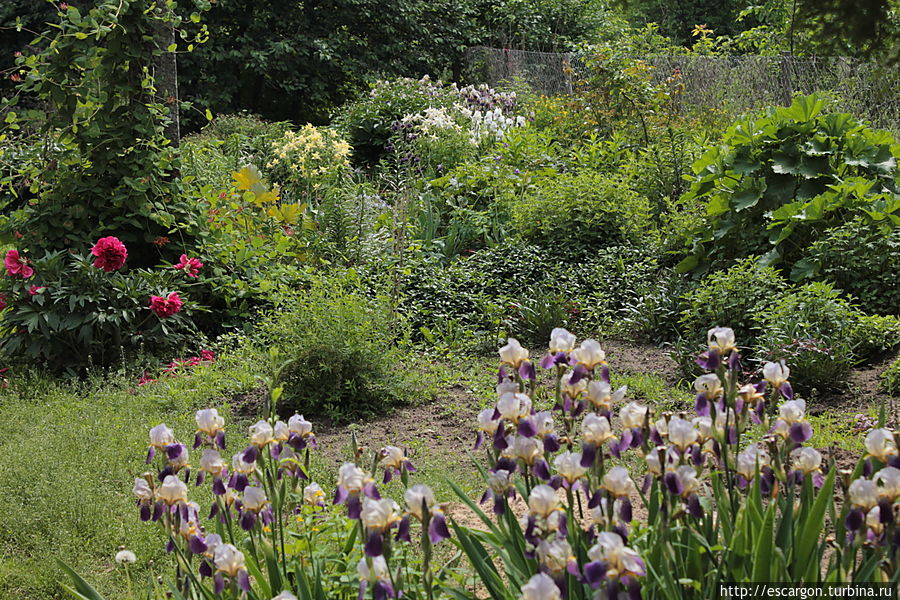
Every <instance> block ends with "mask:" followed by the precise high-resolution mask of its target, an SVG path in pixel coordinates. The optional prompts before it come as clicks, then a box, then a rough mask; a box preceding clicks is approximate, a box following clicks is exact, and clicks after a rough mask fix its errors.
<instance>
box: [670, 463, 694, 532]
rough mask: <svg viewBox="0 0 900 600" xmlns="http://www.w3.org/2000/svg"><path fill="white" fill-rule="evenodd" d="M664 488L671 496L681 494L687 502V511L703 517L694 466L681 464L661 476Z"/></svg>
mask: <svg viewBox="0 0 900 600" xmlns="http://www.w3.org/2000/svg"><path fill="white" fill-rule="evenodd" d="M663 482H665V484H666V489H668V490H669V493H670V494H672V495H673V496H681V498H682V499H684V500H685V502H686V503H687V509H688V512H690V513H691V515H692V516H693V517H695V518H698V519H699V518H701V517H703V507H702V506H701V505H700V497H699V495H698V494H699V492H700V489H701V487H702V486H701V484H700V480H699V479H697V471H696V470H695V469H694V467H691V466H687V465H682V466H680V467H677V468H675V469H673V470H671V471H667V472H666V474H665V475H664V476H663Z"/></svg>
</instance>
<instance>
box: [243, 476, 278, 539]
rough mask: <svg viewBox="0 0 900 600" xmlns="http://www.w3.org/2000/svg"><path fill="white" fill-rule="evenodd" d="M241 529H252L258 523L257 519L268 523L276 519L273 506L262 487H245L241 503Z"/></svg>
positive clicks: (265, 523) (264, 523)
mask: <svg viewBox="0 0 900 600" xmlns="http://www.w3.org/2000/svg"><path fill="white" fill-rule="evenodd" d="M239 519H240V524H241V529H243V530H244V531H250V530H251V529H253V527H254V526H255V525H256V521H257V519H259V520H261V521H262V522H263V525H268V524H269V523H271V522H272V519H274V515H273V514H272V507H271V503H270V502H269V499H268V498H267V497H266V492H265V491H264V490H263V489H262V488H258V487H248V488H245V489H244V498H243V500H242V502H241V505H240V517H239Z"/></svg>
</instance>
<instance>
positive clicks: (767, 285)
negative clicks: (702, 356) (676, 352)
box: [679, 257, 789, 346]
mask: <svg viewBox="0 0 900 600" xmlns="http://www.w3.org/2000/svg"><path fill="white" fill-rule="evenodd" d="M788 287H789V284H788V282H787V281H785V280H784V278H783V277H782V276H781V275H780V274H779V273H778V272H777V271H776V270H775V269H773V268H772V267H764V266H762V265H761V264H760V263H759V260H758V259H756V258H752V257H751V258H746V259H744V260H741V261H738V262H737V263H736V264H735V265H734V266H733V267H731V268H730V269H728V270H726V271H718V272H715V273H712V274H710V275H708V276H707V277H705V278H704V279H703V280H702V281H701V282H700V284H699V285H698V286H697V288H696V289H695V290H693V291H692V292H690V293H688V294H687V296H685V299H684V303H685V308H684V309H683V310H682V312H681V317H680V319H679V330H680V333H681V335H682V337H684V338H685V339H686V341H687V342H688V343H689V344H690V345H692V346H693V345H696V344H700V343H702V342H703V341H704V340H705V339H706V331H707V329H708V324H709V323H716V324H723V325H724V324H727V325H728V326H729V327H731V328H732V329H733V330H734V332H735V336H736V337H737V338H738V339H740V340H744V341H745V342H746V343H748V344H751V343H752V342H753V340H755V339H756V334H757V333H758V331H759V327H760V319H761V318H762V316H763V314H764V313H765V312H766V310H767V307H768V305H769V304H771V303H772V302H774V301H775V300H776V299H777V298H779V297H780V296H781V295H782V294H784V292H785V290H786V289H787V288H788Z"/></svg>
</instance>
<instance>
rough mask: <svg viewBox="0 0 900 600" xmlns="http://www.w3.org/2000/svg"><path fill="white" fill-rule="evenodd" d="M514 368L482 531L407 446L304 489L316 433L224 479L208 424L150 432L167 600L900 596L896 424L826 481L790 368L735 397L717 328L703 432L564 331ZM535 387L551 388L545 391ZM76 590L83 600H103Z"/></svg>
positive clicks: (289, 435)
mask: <svg viewBox="0 0 900 600" xmlns="http://www.w3.org/2000/svg"><path fill="white" fill-rule="evenodd" d="M500 361H501V366H500V370H499V373H498V383H497V387H496V392H497V399H496V402H495V403H494V405H493V406H491V407H490V408H487V409H485V410H484V411H482V412H481V413H480V414H479V415H478V418H477V434H476V441H475V449H476V450H478V451H479V453H480V454H482V455H483V462H481V461H480V460H479V461H477V467H478V470H479V472H480V473H481V474H482V476H483V477H484V481H485V488H486V489H485V492H484V495H483V496H482V497H481V499H480V501H476V500H473V499H471V498H469V497H468V496H467V495H466V494H465V493H464V492H463V491H462V490H461V489H460V488H459V487H458V486H456V485H455V484H452V483H451V487H453V489H454V491H455V492H456V493H457V495H458V496H459V499H460V501H461V502H462V504H463V505H464V506H465V507H467V508H468V509H469V510H471V511H472V512H474V514H475V515H477V517H478V518H479V519H480V521H481V524H482V525H481V526H480V527H475V528H469V527H464V526H462V525H460V524H459V523H457V522H456V521H455V520H454V519H453V518H452V517H448V516H447V506H446V504H441V503H439V502H438V500H437V499H436V498H435V495H434V493H433V492H432V490H431V489H430V488H428V487H427V486H424V485H421V484H414V483H413V481H414V478H415V467H414V466H413V464H412V463H411V462H410V460H409V459H408V458H407V455H406V453H405V452H404V450H402V449H401V448H398V447H394V446H387V447H385V448H382V449H381V450H380V451H379V452H378V453H376V455H375V456H372V457H367V456H365V455H364V454H365V453H364V452H363V451H362V450H361V449H359V448H358V446H357V444H356V440H355V438H354V440H353V442H354V444H353V447H354V448H356V449H357V450H356V452H355V459H354V461H352V462H346V463H344V464H343V465H342V466H341V467H340V469H339V472H338V475H337V480H336V483H335V485H334V486H329V487H330V488H331V489H329V490H327V491H326V489H323V488H322V487H321V486H320V485H319V484H316V483H313V482H311V481H310V480H309V476H310V455H311V452H313V451H315V449H316V442H315V435H314V433H313V425H312V423H310V422H309V421H307V420H306V419H304V418H303V417H302V416H301V415H295V416H293V417H291V418H290V419H289V420H288V421H287V422H283V421H280V420H277V419H276V418H275V417H274V415H272V416H270V417H269V418H268V419H264V420H260V421H259V422H257V423H256V424H254V425H253V426H252V427H250V431H249V445H247V447H245V448H244V449H242V450H239V451H238V452H237V453H236V454H234V455H233V456H232V458H231V459H230V460H228V461H226V460H225V459H224V458H223V456H222V454H221V452H222V451H223V450H224V448H225V433H224V421H223V419H222V418H221V417H220V416H219V415H218V413H217V412H216V411H215V410H211V409H210V410H203V411H200V412H198V413H197V416H196V421H197V429H196V432H195V434H194V439H193V444H192V446H193V451H189V450H188V448H187V446H186V445H185V444H184V443H183V442H181V441H179V440H178V439H177V438H176V436H175V433H174V432H173V431H171V430H170V429H169V428H168V427H166V426H165V425H159V426H157V427H154V428H153V429H152V430H151V431H150V440H149V451H148V455H147V464H148V465H153V468H152V469H151V470H150V471H148V472H147V473H145V474H144V475H143V476H141V477H138V478H136V479H135V483H134V494H135V496H136V499H137V506H138V511H137V512H138V514H139V516H140V518H141V519H143V520H145V521H147V522H148V523H155V524H156V526H157V527H159V528H160V530H161V533H162V535H161V537H160V543H166V544H167V550H168V551H169V553H170V555H171V557H172V567H171V569H170V571H169V573H168V577H169V581H170V584H171V587H170V588H169V593H172V594H173V595H174V594H175V593H176V592H177V594H178V595H177V597H179V598H185V599H187V598H194V599H199V598H204V599H216V598H231V599H234V598H250V599H265V600H269V599H272V600H288V599H291V598H303V599H313V598H315V599H317V600H318V599H321V598H348V599H349V598H353V597H357V598H372V599H373V600H383V599H386V598H400V597H403V598H420V599H422V598H427V599H429V600H431V599H433V598H454V599H461V598H481V597H485V596H484V594H487V596H488V597H490V598H492V599H495V600H516V599H522V600H562V599H563V598H566V599H581V600H583V599H588V598H601V597H602V598H619V597H628V598H640V597H648V598H671V599H673V600H674V599H677V598H713V597H718V595H719V584H720V583H724V582H771V581H784V582H807V583H813V582H831V583H840V582H873V581H874V582H882V583H889V582H894V583H896V581H897V578H898V566H900V556H898V545H900V527H898V515H900V455H898V449H897V441H898V440H897V435H896V434H895V433H894V432H892V431H891V430H889V429H887V428H886V427H884V422H883V417H882V422H881V423H880V424H879V426H878V427H875V428H873V429H871V430H870V431H869V432H868V433H867V434H866V436H865V440H864V444H863V445H864V449H865V453H864V454H863V455H862V456H861V457H860V458H859V460H858V461H857V462H856V464H855V466H854V467H853V468H851V469H839V468H838V467H837V466H836V465H835V464H833V462H831V463H826V461H825V460H824V459H823V457H822V455H821V454H820V453H819V452H818V451H817V450H816V449H815V448H813V447H811V446H810V445H809V441H810V439H811V437H812V434H813V431H812V427H811V425H810V423H809V421H808V420H807V418H806V403H805V402H804V400H803V399H801V398H799V397H798V396H797V395H795V393H794V390H793V387H792V385H791V382H790V375H791V371H790V368H789V367H788V366H787V365H786V364H785V363H784V362H779V363H767V364H766V365H765V366H764V367H763V369H762V379H761V380H760V381H757V382H745V381H742V380H741V373H742V371H741V356H740V353H739V352H738V349H737V344H736V340H735V336H734V332H733V331H732V330H731V329H728V328H724V327H715V328H713V329H711V330H709V333H708V350H707V351H706V352H704V353H703V354H702V355H701V356H700V357H699V358H698V364H700V366H702V367H703V369H704V370H705V371H706V372H705V374H703V375H701V376H700V377H698V378H697V380H696V381H695V383H694V388H695V390H696V392H697V395H696V403H695V407H694V412H693V413H691V414H688V413H687V412H681V413H671V412H662V413H660V412H658V411H655V410H654V409H653V407H650V406H646V405H642V404H639V403H636V402H632V401H628V399H627V393H628V390H627V389H626V388H625V387H622V388H619V389H613V388H612V386H611V385H610V378H609V368H608V365H607V363H606V355H605V352H604V351H603V349H602V348H601V346H600V344H599V343H598V342H597V341H596V340H591V339H588V340H584V341H582V342H581V343H580V344H579V343H577V340H576V338H575V336H574V335H572V334H571V333H569V332H568V331H566V330H565V329H560V328H558V329H555V330H553V332H552V334H551V339H550V343H549V345H548V348H547V351H546V353H544V355H543V357H542V358H540V359H538V360H535V359H533V358H532V356H531V354H530V353H529V352H528V350H526V349H524V348H523V347H522V346H521V344H519V342H517V341H516V340H514V339H510V340H508V343H507V344H506V345H505V346H504V347H502V348H501V349H500ZM538 369H542V370H544V371H547V372H548V374H549V375H550V377H549V379H550V381H552V387H551V390H548V391H547V392H546V393H545V391H544V390H542V389H541V388H540V386H539V385H538V381H539V377H538V373H537V372H538ZM541 379H547V378H541ZM279 395H280V390H279V389H277V388H276V389H275V390H273V392H272V397H271V403H270V407H271V405H273V404H274V403H276V402H277V401H278V398H279ZM190 452H193V453H194V455H195V457H194V460H191V459H189V453H190ZM198 455H199V460H198V459H197V456H198ZM192 465H195V466H192ZM198 467H199V468H198ZM192 473H196V475H194V476H192ZM376 474H377V475H378V480H379V481H376ZM390 485H397V486H402V488H403V493H402V497H403V499H404V506H400V505H399V504H398V503H396V502H394V501H393V500H390V499H388V498H386V497H384V496H382V493H381V491H384V490H385V489H387V488H386V486H390ZM196 486H209V487H210V488H211V492H212V494H211V495H212V498H213V500H212V502H211V503H210V504H209V508H207V507H201V506H200V505H199V504H198V503H196V502H194V501H192V500H191V499H190V496H191V495H193V494H194V492H192V491H191V487H196ZM445 500H446V499H445ZM335 507H339V508H337V509H336V508H335ZM635 507H637V510H635ZM344 510H345V511H346V512H344ZM437 544H441V545H442V547H444V548H447V549H451V547H452V546H455V547H456V548H457V549H458V550H459V552H460V555H462V556H465V557H466V558H467V559H468V564H463V565H461V567H460V568H461V569H462V570H463V574H464V573H468V574H469V575H470V576H471V575H472V574H474V575H475V576H476V578H477V580H478V582H479V585H478V589H479V590H480V591H479V592H478V594H475V593H473V592H472V591H471V589H470V588H469V587H465V586H462V585H460V583H459V581H465V579H466V578H465V575H461V574H460V573H456V572H454V571H453V568H452V565H454V564H455V563H456V561H455V560H451V561H440V563H441V564H436V563H437V562H439V561H436V560H435V559H434V550H435V546H436V545H437ZM121 560H122V561H123V562H127V563H128V564H131V562H132V557H131V556H129V555H123V556H122V559H121ZM70 575H71V576H72V577H73V581H75V584H76V585H75V588H76V589H75V590H74V591H75V594H76V596H79V597H81V598H92V599H93V600H96V599H97V598H99V596H98V595H93V596H92V595H90V593H88V592H86V590H90V588H89V586H88V587H85V586H87V584H86V583H85V582H84V581H83V580H81V579H80V578H79V577H78V576H77V575H75V574H74V573H71V572H70ZM94 594H96V593H95V592H94ZM151 595H152V591H151ZM158 597H162V596H161V595H160V596H158Z"/></svg>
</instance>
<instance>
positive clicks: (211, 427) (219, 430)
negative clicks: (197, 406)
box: [194, 408, 225, 450]
mask: <svg viewBox="0 0 900 600" xmlns="http://www.w3.org/2000/svg"><path fill="white" fill-rule="evenodd" d="M194 418H195V420H196V421H197V433H196V434H195V435H194V449H195V450H196V449H197V448H199V447H200V446H201V445H203V444H209V445H210V446H212V447H214V448H219V449H220V450H224V449H225V419H224V418H223V417H221V416H219V411H217V410H216V409H215V408H205V409H203V410H198V411H197V414H196V415H195V417H194Z"/></svg>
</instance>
